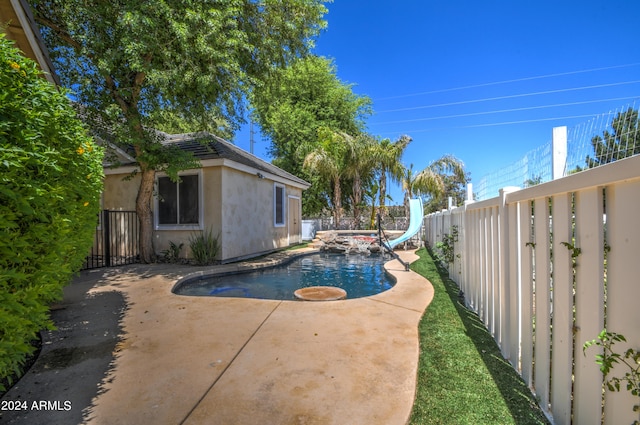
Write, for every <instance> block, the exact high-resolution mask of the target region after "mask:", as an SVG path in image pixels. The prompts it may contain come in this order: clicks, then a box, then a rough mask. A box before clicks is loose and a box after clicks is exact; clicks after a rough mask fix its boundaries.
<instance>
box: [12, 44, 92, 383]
mask: <svg viewBox="0 0 640 425" xmlns="http://www.w3.org/2000/svg"><path fill="white" fill-rule="evenodd" d="M102 156H103V152H102V150H101V149H100V148H99V147H98V146H96V145H95V144H94V142H93V140H92V138H91V137H90V136H89V135H88V132H87V129H86V128H85V127H84V125H83V124H82V122H81V121H80V120H79V119H78V118H77V115H76V112H75V110H74V109H73V107H72V105H71V102H70V100H69V98H68V97H67V96H66V93H65V92H64V91H59V90H58V89H57V88H56V87H55V86H54V85H52V84H50V83H49V82H48V81H47V80H45V79H44V78H42V75H41V71H40V70H39V69H38V67H37V65H36V64H35V62H33V61H32V60H30V59H27V58H25V57H24V56H22V54H21V53H20V51H19V50H18V49H17V48H16V47H15V46H14V45H13V42H11V41H9V40H8V39H6V38H5V35H4V34H0V390H4V387H3V386H2V382H9V383H11V382H10V380H11V377H12V376H14V375H15V374H16V373H19V371H20V367H21V365H23V364H24V362H25V360H26V359H27V358H28V356H29V355H30V354H32V353H33V351H34V349H35V348H34V346H33V344H32V342H33V341H34V340H36V339H37V337H38V332H39V331H41V330H43V329H52V328H53V324H52V322H51V320H50V318H49V306H50V304H51V303H52V302H54V301H56V300H59V299H60V298H61V297H62V288H63V287H64V286H65V285H66V284H67V283H69V281H70V279H71V278H72V276H73V274H74V273H75V272H77V271H78V270H79V269H80V267H81V265H82V262H83V259H84V257H85V256H86V254H87V252H88V251H89V249H90V247H91V244H92V243H93V235H94V231H95V226H96V222H97V221H96V220H97V214H98V212H99V208H100V205H99V204H100V193H101V191H102V181H103V171H102Z"/></svg>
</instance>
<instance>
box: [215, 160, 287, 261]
mask: <svg viewBox="0 0 640 425" xmlns="http://www.w3.org/2000/svg"><path fill="white" fill-rule="evenodd" d="M285 190H286V189H285ZM289 191H291V193H293V192H295V188H290V189H289ZM289 191H287V190H286V192H287V194H288V192H289ZM298 192H299V189H298ZM287 194H285V200H284V201H285V208H286V202H287V198H286V196H287ZM222 195H223V199H224V202H223V204H222V233H221V235H222V246H223V254H222V255H223V259H228V258H236V257H242V256H246V255H250V254H252V253H257V252H264V251H269V250H273V249H276V248H282V247H286V246H288V244H289V234H288V228H287V226H286V219H285V225H284V226H275V225H274V210H273V202H274V199H273V198H274V182H273V180H270V179H267V178H265V179H258V178H256V176H254V175H250V174H247V173H243V172H240V171H237V170H232V169H228V168H225V169H224V172H223V175H222ZM286 214H287V211H285V218H286Z"/></svg>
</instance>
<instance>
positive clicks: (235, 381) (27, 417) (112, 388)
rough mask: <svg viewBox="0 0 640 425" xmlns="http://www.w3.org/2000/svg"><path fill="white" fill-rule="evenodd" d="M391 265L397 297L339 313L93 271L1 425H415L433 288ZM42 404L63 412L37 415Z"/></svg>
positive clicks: (174, 271) (351, 303)
mask: <svg viewBox="0 0 640 425" xmlns="http://www.w3.org/2000/svg"><path fill="white" fill-rule="evenodd" d="M291 253H292V251H287V252H283V253H279V254H276V255H274V256H270V257H267V258H266V259H261V260H259V262H255V261H254V262H250V263H248V265H245V266H244V267H250V268H252V267H257V265H258V263H260V264H264V263H265V262H266V263H269V262H280V261H282V260H283V259H284V258H285V257H286V256H289V255H292V254H291ZM398 253H399V254H400V256H401V257H402V258H403V259H404V260H406V261H414V260H416V259H417V258H418V257H417V256H416V255H415V254H414V253H413V252H412V251H398ZM216 267H217V268H222V269H224V270H227V269H229V270H232V269H235V268H237V267H238V266H237V265H225V266H216ZM385 267H386V268H387V270H389V271H390V272H391V273H392V274H393V275H394V276H396V278H397V284H396V285H395V286H394V287H393V288H392V289H390V290H389V291H386V292H384V293H382V294H378V295H375V296H372V297H367V298H359V299H353V300H340V301H328V302H305V301H275V300H257V299H240V298H216V297H186V296H178V295H174V294H172V293H171V288H172V287H173V285H174V284H175V282H176V281H177V280H178V279H179V278H182V277H184V276H185V275H187V274H190V273H193V272H202V271H204V270H205V268H194V267H188V266H176V265H133V266H124V267H119V268H110V269H100V270H94V271H85V272H82V273H81V275H80V276H79V277H78V278H76V279H75V280H74V282H73V283H72V284H71V285H69V286H68V287H67V288H66V289H65V298H64V300H63V301H62V302H61V304H60V306H58V307H57V308H56V310H55V311H54V312H53V319H54V320H55V321H56V324H57V326H58V330H57V331H51V332H46V333H45V335H44V336H43V350H42V353H41V355H40V357H39V358H38V361H37V362H36V364H34V366H33V367H32V369H31V370H30V371H29V373H27V375H25V377H23V378H22V379H21V380H20V382H19V383H18V384H17V385H16V386H14V388H12V389H11V391H9V392H8V393H7V394H5V396H4V397H3V399H2V400H3V401H4V400H9V401H18V400H23V401H27V402H28V408H27V409H25V411H22V412H15V411H14V412H0V413H2V416H0V419H1V422H2V423H11V424H21V423H25V424H26V423H29V424H36V423H47V424H56V423H60V424H71V423H87V424H109V425H112V424H171V425H173V424H176V425H177V424H192V425H193V424H221V425H227V424H238V425H242V424H279V425H280V424H335V425H344V424H351V425H356V424H363V425H364V424H367V425H372V424H383V425H393V424H406V423H407V422H408V420H409V416H410V414H411V409H412V405H413V401H414V394H415V382H416V370H417V362H418V350H419V346H418V322H419V320H420V318H421V317H422V314H423V312H424V310H425V309H426V307H427V306H428V305H429V303H430V302H431V300H432V298H433V287H432V286H431V284H430V283H429V282H428V281H427V280H426V279H424V278H423V277H421V276H420V275H418V274H416V273H414V272H412V271H410V272H406V271H404V267H403V266H402V265H401V264H400V263H399V262H398V261H395V260H394V261H390V262H389V263H387V264H386V265H385ZM206 270H211V268H207V269H206ZM74 341H75V342H74ZM74 344H75V345H81V346H80V347H73V346H70V345H74ZM54 354H58V356H57V357H56V356H55V355H54ZM62 354H64V355H66V357H64V356H62V357H64V358H63V359H62V360H61V355H62ZM40 400H45V401H55V402H57V403H58V404H56V405H55V407H56V408H53V407H54V406H53V405H51V404H50V405H49V406H48V407H50V409H48V410H46V411H43V410H42V409H40V410H38V409H35V410H34V409H33V404H32V402H33V401H40ZM65 401H68V402H69V403H68V404H65ZM66 407H69V408H68V409H67V408H66Z"/></svg>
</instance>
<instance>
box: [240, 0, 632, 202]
mask: <svg viewBox="0 0 640 425" xmlns="http://www.w3.org/2000/svg"><path fill="white" fill-rule="evenodd" d="M328 9H329V13H328V14H327V15H326V19H327V21H328V28H327V30H326V31H325V32H323V33H322V35H321V36H320V37H319V38H318V40H317V42H316V49H315V53H316V54H318V55H321V56H325V57H330V58H333V59H334V61H335V64H336V66H337V69H338V77H339V78H340V79H341V80H342V81H343V82H345V83H349V84H353V91H354V92H355V93H358V94H360V95H366V96H369V97H370V98H371V99H372V101H373V109H374V114H373V115H372V116H371V117H370V118H369V119H368V121H367V123H368V131H369V133H371V134H373V135H377V136H380V137H382V138H391V139H395V138H397V137H398V136H400V135H401V134H408V135H409V136H411V137H412V138H413V142H412V143H411V144H410V146H409V148H408V149H407V151H406V153H405V156H404V158H403V161H404V163H405V164H406V165H409V164H414V169H422V168H424V167H426V166H427V165H428V164H429V163H430V162H432V161H434V160H435V159H437V158H439V157H441V156H442V155H444V154H452V155H455V156H456V157H458V158H459V159H461V160H462V161H463V162H464V163H465V166H466V169H467V170H468V171H470V172H471V178H472V182H477V181H478V180H479V179H480V178H481V177H482V176H484V175H485V174H487V173H489V172H492V171H495V170H496V169H500V168H501V167H505V166H507V165H509V164H511V163H513V162H514V161H516V160H518V159H520V158H521V157H522V156H523V155H524V154H525V153H526V152H528V151H530V150H531V149H534V148H536V147H538V146H540V145H542V144H544V143H546V142H548V141H549V140H550V139H551V132H552V128H553V127H554V126H562V125H566V126H567V127H569V128H571V127H572V126H575V125H578V124H581V123H584V122H586V121H588V120H589V119H590V117H592V116H595V115H597V114H602V113H606V112H609V111H611V110H616V109H619V108H620V107H622V106H624V105H627V104H631V103H632V102H633V101H634V98H640V48H639V47H638V39H639V33H638V24H637V21H638V17H640V2H639V1H636V0H621V1H616V2H607V1H604V0H600V1H594V0H583V1H563V0H556V1H547V0H542V1H540V0H538V1H502V0H501V1H490V0H488V1H482V2H480V1H476V0H457V1H456V0H449V1H446V0H439V1H433V0H415V1H414V0H412V1H398V2H380V1H376V2H361V1H356V0H336V2H335V3H330V4H328ZM560 105H561V106H560ZM248 134H249V133H248V131H247V129H246V128H243V130H242V131H241V132H239V133H238V134H237V135H236V138H235V142H236V144H237V145H239V146H240V147H241V148H243V149H246V150H249V135H248ZM255 140H256V142H257V143H256V145H255V147H254V152H255V154H256V155H258V156H260V157H262V158H265V159H269V158H268V156H267V154H266V152H267V147H268V142H267V141H265V140H263V139H262V138H261V136H260V135H258V136H256V139H255ZM391 195H392V197H393V199H394V202H393V203H399V204H400V203H402V195H401V192H400V191H399V189H397V188H395V189H394V190H393V191H392V192H391Z"/></svg>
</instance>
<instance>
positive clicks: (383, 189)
mask: <svg viewBox="0 0 640 425" xmlns="http://www.w3.org/2000/svg"><path fill="white" fill-rule="evenodd" d="M386 198H387V172H386V171H385V170H382V175H381V176H380V206H379V207H378V212H379V213H380V218H381V219H383V218H384V217H385V216H386V215H387V207H386V206H385V205H384V201H385V200H386Z"/></svg>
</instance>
